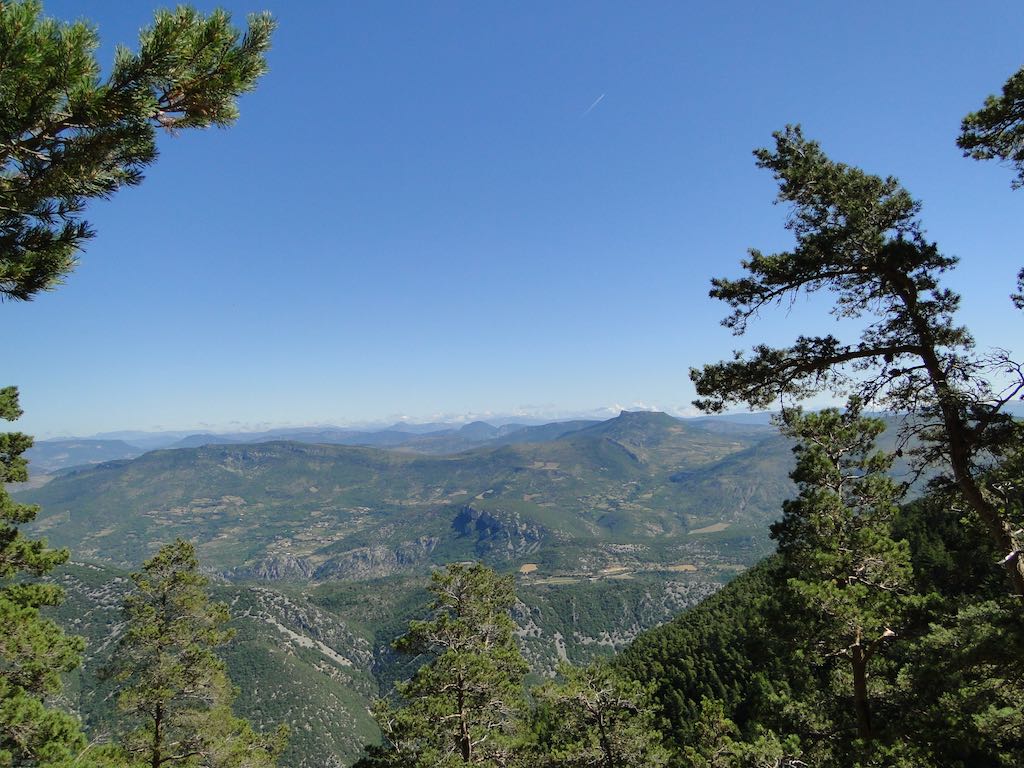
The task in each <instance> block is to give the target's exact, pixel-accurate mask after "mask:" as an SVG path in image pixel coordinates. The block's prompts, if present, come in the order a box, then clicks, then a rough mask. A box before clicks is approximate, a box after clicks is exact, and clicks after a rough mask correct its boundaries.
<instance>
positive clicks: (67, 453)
mask: <svg viewBox="0 0 1024 768" xmlns="http://www.w3.org/2000/svg"><path fill="white" fill-rule="evenodd" d="M693 421H694V422H695V423H700V424H703V425H705V426H707V427H708V428H711V429H715V428H719V429H728V428H730V427H731V426H735V425H739V428H740V429H741V430H742V429H746V428H748V427H751V426H757V425H761V426H767V424H768V416H767V415H762V414H745V415H740V416H712V417H701V418H697V419H693ZM597 423H599V420H596V419H586V420H568V421H558V422H535V421H530V420H523V421H521V422H516V421H499V422H498V423H497V424H491V423H489V422H485V421H473V422H470V423H468V424H444V423H430V424H407V423H404V422H399V423H396V424H393V425H391V426H389V427H386V428H384V429H379V430H366V429H350V428H344V427H295V428H280V429H271V430H265V431H262V432H227V433H212V432H202V433H194V434H190V433H187V432H115V433H108V434H105V435H97V436H93V437H84V438H68V439H60V440H38V441H36V444H35V446H34V447H33V448H31V449H30V450H29V451H28V452H27V453H26V457H27V458H28V460H29V462H30V471H31V472H32V473H33V474H42V475H50V474H53V473H54V472H59V471H61V470H65V469H68V468H71V467H82V466H88V465H91V464H99V463H102V462H104V461H112V460H115V459H129V458H134V457H136V456H141V455H142V454H143V453H146V452H147V451H151V450H157V449H162V448H198V447H201V446H204V445H232V444H236V445H237V444H241V443H266V442H272V441H278V440H287V441H294V442H299V443H311V444H324V445H364V446H373V447H377V448H391V449H396V450H405V451H412V452H415V453H431V454H444V453H458V452H460V451H467V450H470V449H472V448H479V447H481V446H484V445H487V444H490V443H494V444H497V443H501V444H509V443H525V442H534V441H538V440H545V439H549V438H550V437H551V436H556V437H557V436H558V435H559V434H562V433H564V432H568V431H571V430H574V429H581V428H583V427H585V426H590V425H593V424H597Z"/></svg>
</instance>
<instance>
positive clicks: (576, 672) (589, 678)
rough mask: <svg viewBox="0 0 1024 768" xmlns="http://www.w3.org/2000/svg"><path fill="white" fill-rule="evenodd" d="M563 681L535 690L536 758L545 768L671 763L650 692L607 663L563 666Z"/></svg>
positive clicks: (650, 767) (642, 767)
mask: <svg viewBox="0 0 1024 768" xmlns="http://www.w3.org/2000/svg"><path fill="white" fill-rule="evenodd" d="M559 673H560V675H561V678H562V679H561V681H559V682H557V683H548V684H547V685H544V686H542V687H540V688H537V689H535V690H534V691H533V698H534V699H535V700H536V702H537V711H536V713H535V716H534V720H535V722H536V726H535V727H536V729H537V731H538V743H537V747H536V754H537V759H536V760H535V761H534V763H533V764H534V765H538V766H545V768H656V767H657V766H661V765H666V764H667V762H668V751H667V750H666V749H665V748H664V746H663V745H662V743H661V733H659V731H658V727H657V720H658V718H657V713H656V710H655V707H654V704H653V703H652V701H651V698H650V692H649V691H647V690H646V689H645V688H644V687H643V686H642V685H641V684H640V683H638V682H636V681H633V680H626V679H624V678H622V677H621V676H620V675H619V674H618V673H617V672H615V671H614V670H613V669H612V668H611V667H609V666H607V665H605V664H594V665H591V666H589V667H582V668H577V667H572V666H570V665H568V664H563V665H562V666H561V668H560V670H559Z"/></svg>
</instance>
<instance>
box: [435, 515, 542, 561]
mask: <svg viewBox="0 0 1024 768" xmlns="http://www.w3.org/2000/svg"><path fill="white" fill-rule="evenodd" d="M452 529H453V530H454V531H455V533H456V534H457V535H458V536H460V537H472V538H474V539H475V540H476V543H475V549H476V552H477V554H479V555H481V556H483V555H498V556H505V557H507V558H510V559H511V558H515V557H522V556H524V555H529V554H531V553H533V552H536V551H537V550H538V549H539V548H540V544H541V540H542V539H543V536H544V529H543V528H541V527H540V526H539V525H535V524H532V523H526V522H524V521H523V520H522V518H521V517H520V516H519V513H517V512H505V511H503V510H494V511H489V510H484V511H481V510H478V509H474V508H473V507H472V506H470V505H468V504H467V505H466V506H464V507H463V508H462V509H461V510H459V514H458V515H457V516H456V517H455V519H454V520H453V521H452Z"/></svg>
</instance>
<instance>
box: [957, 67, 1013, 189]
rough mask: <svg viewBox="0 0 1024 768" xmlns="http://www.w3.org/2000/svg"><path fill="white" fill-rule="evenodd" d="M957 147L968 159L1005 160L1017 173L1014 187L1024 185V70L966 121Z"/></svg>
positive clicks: (1009, 80) (987, 99)
mask: <svg viewBox="0 0 1024 768" xmlns="http://www.w3.org/2000/svg"><path fill="white" fill-rule="evenodd" d="M956 143H957V146H959V147H960V149H962V150H963V151H964V157H973V158H974V159H975V160H993V159H995V160H1002V161H1003V162H1005V163H1008V164H1010V165H1011V166H1012V167H1013V169H1014V170H1015V171H1016V172H1017V177H1016V178H1015V179H1014V180H1013V187H1014V188H1015V189H1019V188H1020V187H1022V186H1024V67H1021V68H1020V69H1018V70H1017V71H1016V72H1014V73H1013V74H1012V75H1010V77H1009V79H1008V80H1007V81H1006V82H1005V83H1004V84H1003V91H1002V93H1001V94H1000V95H998V96H989V97H988V98H986V99H985V104H984V106H983V107H982V108H981V109H979V110H978V111H977V112H972V113H971V114H969V115H967V117H965V118H964V119H963V123H962V125H961V130H960V137H959V138H958V139H957V142H956Z"/></svg>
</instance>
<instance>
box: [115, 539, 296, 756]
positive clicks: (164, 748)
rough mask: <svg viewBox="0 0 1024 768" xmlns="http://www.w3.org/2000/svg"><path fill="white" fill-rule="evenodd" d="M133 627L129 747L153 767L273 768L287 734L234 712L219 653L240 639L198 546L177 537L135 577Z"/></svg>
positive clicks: (126, 707) (129, 614) (124, 672)
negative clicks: (263, 731) (255, 725)
mask: <svg viewBox="0 0 1024 768" xmlns="http://www.w3.org/2000/svg"><path fill="white" fill-rule="evenodd" d="M132 581H133V582H134V585H135V589H134V590H133V591H132V592H131V593H129V595H128V596H127V597H126V598H125V616H126V618H127V623H128V628H127V631H126V633H125V635H124V637H123V638H122V640H121V642H120V645H119V648H118V653H117V654H116V667H115V668H114V676H115V679H116V680H117V681H118V682H119V683H121V686H122V687H121V693H120V696H119V697H118V708H119V709H120V710H121V712H122V713H124V715H125V717H126V720H127V722H128V723H129V724H131V725H133V726H134V727H133V728H132V729H131V730H129V731H127V733H125V734H124V737H123V739H122V743H123V746H124V749H125V751H126V752H127V753H128V755H130V756H131V758H132V760H133V762H137V763H139V764H140V765H145V766H149V768H161V766H188V767H189V768H192V767H193V766H204V767H207V766H208V767H209V768H266V767H269V766H273V765H275V763H276V760H277V756H278V754H279V753H280V752H281V750H282V749H283V747H284V742H285V738H286V732H285V731H284V730H279V731H278V733H277V734H276V735H275V736H273V737H265V736H262V735H260V734H257V733H255V732H254V731H253V729H252V727H251V726H250V725H249V724H248V723H247V722H246V721H245V720H242V719H241V718H238V717H235V716H234V715H233V714H232V711H231V703H232V700H233V699H234V696H235V691H234V688H233V687H232V685H231V681H230V680H229V679H228V675H227V671H226V668H225V665H224V662H223V661H222V660H221V659H220V658H218V657H217V655H216V652H215V650H214V649H215V648H216V647H217V646H219V645H223V644H224V643H226V642H227V641H228V640H230V638H231V636H232V634H233V633H232V631H231V630H229V629H227V628H226V627H225V624H226V623H227V622H228V620H229V615H228V609H227V606H226V605H224V604H223V603H212V602H210V598H209V595H208V594H207V592H206V586H207V580H206V578H205V577H203V576H202V575H201V574H200V573H199V563H198V561H197V559H196V555H195V548H194V547H193V546H192V544H190V543H189V542H187V541H184V540H182V539H178V540H177V541H175V542H173V543H172V544H168V545H166V546H164V547H162V548H161V549H160V551H159V552H157V554H156V555H155V556H154V557H153V558H151V559H150V560H147V561H146V563H145V564H144V565H143V567H142V571H140V572H138V573H134V574H132Z"/></svg>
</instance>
